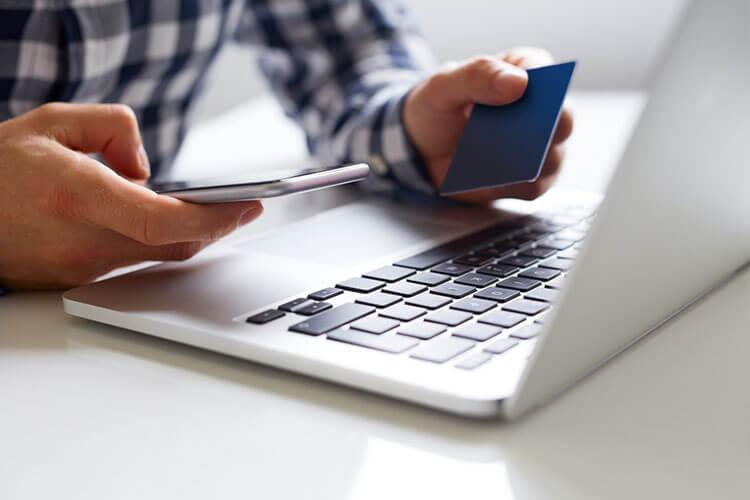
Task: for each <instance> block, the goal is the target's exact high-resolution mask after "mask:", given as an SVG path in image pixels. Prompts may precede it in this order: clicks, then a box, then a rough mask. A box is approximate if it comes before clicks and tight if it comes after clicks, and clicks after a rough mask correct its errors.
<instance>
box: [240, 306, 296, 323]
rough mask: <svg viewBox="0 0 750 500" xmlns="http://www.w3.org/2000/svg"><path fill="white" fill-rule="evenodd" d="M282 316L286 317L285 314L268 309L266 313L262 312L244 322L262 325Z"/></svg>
mask: <svg viewBox="0 0 750 500" xmlns="http://www.w3.org/2000/svg"><path fill="white" fill-rule="evenodd" d="M284 316H286V314H284V313H283V312H281V311H277V310H276V309H269V310H268V311H263V312H260V313H258V314H255V315H253V316H250V317H249V318H247V320H246V321H247V322H248V323H252V324H254V325H264V324H266V323H268V322H269V321H273V320H275V319H279V318H283V317H284Z"/></svg>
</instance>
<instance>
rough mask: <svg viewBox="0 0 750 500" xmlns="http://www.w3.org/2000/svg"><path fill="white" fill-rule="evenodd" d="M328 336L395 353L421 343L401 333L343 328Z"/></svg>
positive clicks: (331, 338) (339, 340)
mask: <svg viewBox="0 0 750 500" xmlns="http://www.w3.org/2000/svg"><path fill="white" fill-rule="evenodd" d="M327 338H329V339H330V340H336V341H338V342H345V343H347V344H353V345H358V346H361V347H367V348H368V349H375V350H378V351H384V352H390V353H393V354H398V353H401V352H404V351H406V350H409V349H411V348H412V347H414V346H415V345H417V344H419V341H417V340H414V339H410V338H409V337H403V336H401V335H373V334H371V333H366V332H361V331H358V330H348V329H343V328H342V329H340V330H336V331H335V332H331V333H329V334H328V336H327Z"/></svg>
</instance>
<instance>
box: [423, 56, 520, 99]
mask: <svg viewBox="0 0 750 500" xmlns="http://www.w3.org/2000/svg"><path fill="white" fill-rule="evenodd" d="M527 83H528V77H527V75H526V72H525V71H524V70H521V69H519V68H518V67H516V66H513V65H512V64H509V63H507V62H504V61H501V60H500V59H498V58H494V57H479V58H476V59H473V60H471V61H469V62H466V63H464V64H460V65H454V66H452V67H450V68H448V69H444V70H443V71H441V72H439V73H438V74H436V75H435V77H433V78H432V79H431V84H430V86H429V88H426V89H425V91H426V92H427V93H428V95H426V98H427V99H429V100H430V101H431V102H436V103H442V104H443V105H444V106H446V107H448V108H452V109H456V108H459V109H463V108H464V106H466V104H468V103H471V102H478V103H481V104H489V105H503V104H509V103H511V102H513V101H515V100H517V99H518V98H520V97H521V96H522V95H523V93H524V91H525V90H526V84H527Z"/></svg>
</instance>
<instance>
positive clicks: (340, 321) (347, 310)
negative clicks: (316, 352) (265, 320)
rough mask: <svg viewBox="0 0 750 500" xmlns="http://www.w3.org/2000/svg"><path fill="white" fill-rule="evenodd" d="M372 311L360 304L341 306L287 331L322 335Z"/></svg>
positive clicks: (372, 308) (372, 310)
mask: <svg viewBox="0 0 750 500" xmlns="http://www.w3.org/2000/svg"><path fill="white" fill-rule="evenodd" d="M374 311H375V308H374V307H369V306H363V305H362V304H343V305H340V306H338V307H334V308H333V309H331V310H330V311H326V312H324V313H320V314H318V315H317V316H313V317H312V318H310V319H306V320H305V321H302V322H300V323H297V324H296V325H292V326H290V327H289V330H291V331H293V332H299V333H306V334H307V335H322V334H324V333H327V332H330V331H331V330H335V329H336V328H339V327H341V326H344V325H345V324H347V323H349V322H351V321H354V320H355V319H359V318H362V317H364V316H367V315H368V314H371V313H372V312H374Z"/></svg>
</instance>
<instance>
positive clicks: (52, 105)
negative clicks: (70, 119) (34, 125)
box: [32, 102, 68, 119]
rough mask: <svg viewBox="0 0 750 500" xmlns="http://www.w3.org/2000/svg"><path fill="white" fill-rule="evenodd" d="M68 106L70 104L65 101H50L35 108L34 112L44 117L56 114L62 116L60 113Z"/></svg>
mask: <svg viewBox="0 0 750 500" xmlns="http://www.w3.org/2000/svg"><path fill="white" fill-rule="evenodd" d="M67 107H68V104H66V103H63V102H48V103H45V104H42V105H41V106H39V107H38V108H36V109H34V110H33V111H32V113H33V114H35V115H36V116H38V117H40V118H43V119H44V118H53V117H56V116H60V114H61V113H62V112H63V111H64V110H65V108H67Z"/></svg>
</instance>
